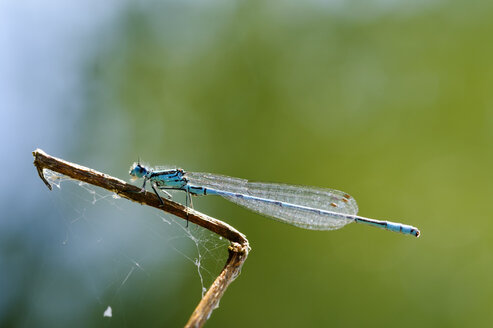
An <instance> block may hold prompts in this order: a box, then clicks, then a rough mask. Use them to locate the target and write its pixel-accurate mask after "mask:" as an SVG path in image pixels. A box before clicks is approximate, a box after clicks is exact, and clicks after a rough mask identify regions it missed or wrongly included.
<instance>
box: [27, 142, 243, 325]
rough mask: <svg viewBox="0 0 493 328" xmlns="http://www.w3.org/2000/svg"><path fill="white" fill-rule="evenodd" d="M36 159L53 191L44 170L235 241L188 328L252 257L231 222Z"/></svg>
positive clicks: (39, 155) (38, 153)
mask: <svg viewBox="0 0 493 328" xmlns="http://www.w3.org/2000/svg"><path fill="white" fill-rule="evenodd" d="M33 156H34V165H35V166H36V168H37V170H38V174H39V176H40V178H41V180H43V182H44V183H45V184H46V186H47V187H48V188H49V189H50V190H51V188H52V187H51V185H50V183H49V182H48V181H47V180H46V178H45V176H44V171H43V170H45V169H48V170H51V171H54V172H58V173H61V174H63V175H66V176H68V177H70V178H72V179H75V180H79V181H83V182H86V183H89V184H92V185H95V186H98V187H101V188H104V189H107V190H109V191H112V192H114V193H116V194H117V195H119V196H121V197H124V198H127V199H129V200H132V201H134V202H138V203H140V204H143V205H147V206H152V207H155V208H157V209H159V210H162V211H164V212H167V213H170V214H173V215H175V216H177V217H180V218H182V219H184V220H189V221H190V222H192V223H195V224H197V225H199V226H201V227H204V228H206V229H208V230H210V231H212V232H214V233H216V234H218V235H220V236H222V237H224V238H226V239H228V240H229V241H230V242H231V245H230V246H229V257H228V260H227V261H226V265H225V266H224V268H223V270H222V271H221V273H220V274H219V276H218V277H217V278H216V279H215V280H214V282H213V283H212V285H211V287H210V288H209V290H208V291H207V293H206V294H205V295H204V297H203V298H202V300H201V301H200V303H199V305H198V306H197V307H196V309H195V310H194V312H193V313H192V316H191V317H190V319H189V321H188V323H187V324H186V327H202V326H203V325H204V324H205V322H206V321H207V319H208V318H209V317H210V315H211V313H212V311H213V310H214V309H215V308H216V307H217V305H218V304H219V301H220V299H221V297H222V296H223V294H224V292H225V291H226V289H227V288H228V286H229V284H230V283H231V282H233V280H234V279H235V278H236V277H237V276H238V275H239V273H240V271H241V267H242V265H243V263H244V262H245V260H246V258H247V256H248V252H249V250H250V247H249V244H248V240H247V239H246V237H245V235H243V234H242V233H241V232H239V231H238V230H236V229H235V228H233V227H232V226H230V225H229V224H227V223H224V222H222V221H219V220H216V219H214V218H212V217H210V216H207V215H205V214H202V213H200V212H197V211H195V210H193V209H190V208H187V207H185V206H183V205H181V204H179V203H175V202H173V201H170V200H168V199H166V198H164V199H163V202H164V204H163V205H161V203H160V200H159V198H158V197H157V196H156V195H155V194H154V193H150V192H147V191H145V192H140V188H138V187H136V186H134V185H131V184H128V183H126V182H125V181H123V180H120V179H117V178H114V177H112V176H109V175H107V174H104V173H101V172H98V171H95V170H93V169H90V168H87V167H84V166H81V165H77V164H74V163H70V162H67V161H64V160H62V159H59V158H56V157H53V156H50V155H48V154H46V153H45V152H44V151H42V150H41V149H36V150H35V151H33Z"/></svg>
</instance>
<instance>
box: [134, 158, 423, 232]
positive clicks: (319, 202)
mask: <svg viewBox="0 0 493 328" xmlns="http://www.w3.org/2000/svg"><path fill="white" fill-rule="evenodd" d="M130 175H131V176H132V177H133V178H135V179H138V178H144V184H143V185H142V191H144V190H145V186H146V182H147V180H149V181H150V183H151V186H152V189H153V190H154V192H155V193H156V195H157V196H158V197H159V200H160V201H161V202H162V199H161V196H159V193H158V191H157V189H160V190H162V191H163V192H164V193H165V194H166V195H167V196H168V197H170V198H171V195H170V194H169V193H168V192H167V191H166V190H182V191H185V192H186V195H187V197H186V199H187V204H188V201H189V200H190V201H191V197H190V196H191V195H194V196H202V195H219V196H222V197H224V198H226V199H227V200H229V201H231V202H233V203H236V204H238V205H241V206H243V207H246V208H248V209H250V210H252V211H255V212H257V213H259V214H262V215H264V216H267V217H270V218H273V219H275V220H278V221H281V222H284V223H288V224H291V225H294V226H297V227H300V228H305V229H311V230H334V229H339V228H342V227H343V226H345V225H346V224H348V223H351V222H356V223H362V224H366V225H370V226H374V227H378V228H382V229H387V230H390V231H394V232H400V233H403V234H408V235H413V236H415V237H419V235H420V232H419V230H418V228H415V227H413V226H409V225H406V224H401V223H395V222H390V221H380V220H374V219H369V218H365V217H361V216H358V215H356V214H357V213H358V205H357V204H356V201H355V200H354V198H353V197H351V196H350V195H348V194H346V193H344V192H342V191H339V190H334V189H326V188H315V187H305V186H292V185H284V184H275V183H261V182H250V181H248V180H244V179H239V178H232V177H228V176H223V175H217V174H211V173H197V172H185V171H184V170H182V169H162V170H161V169H156V170H154V169H151V168H148V167H145V166H143V165H141V164H140V163H134V164H133V165H132V167H131V168H130ZM156 188H157V189H156Z"/></svg>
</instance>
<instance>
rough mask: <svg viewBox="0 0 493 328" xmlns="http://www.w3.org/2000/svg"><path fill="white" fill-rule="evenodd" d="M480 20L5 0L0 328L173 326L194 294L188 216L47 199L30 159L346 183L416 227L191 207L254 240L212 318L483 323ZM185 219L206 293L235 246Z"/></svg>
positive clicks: (485, 134)
mask: <svg viewBox="0 0 493 328" xmlns="http://www.w3.org/2000/svg"><path fill="white" fill-rule="evenodd" d="M492 28H493V5H491V4H490V3H489V2H486V1H413V2H409V1H402V0H391V1H344V0H335V1H220V0H217V1H198V0H193V1H192V0H190V1H130V0H129V1H102V2H101V1H94V0H90V1H83V2H75V3H74V2H61V1H44V2H37V1H1V2H0V113H1V117H2V119H1V120H0V127H1V129H0V133H1V134H0V137H1V140H2V142H1V143H0V145H1V146H0V147H1V149H0V150H1V154H2V163H3V174H2V175H1V176H2V178H1V179H2V189H1V191H0V192H1V195H0V204H1V219H0V326H2V327H67V326H70V327H123V326H126V327H137V326H139V327H157V326H166V327H177V326H182V325H183V324H184V323H185V322H186V321H187V319H188V316H189V315H190V313H191V312H192V310H193V308H194V306H195V305H196V304H197V303H198V301H199V299H200V294H201V290H200V289H201V282H200V276H199V275H198V273H197V267H196V266H195V265H194V262H195V260H196V259H197V258H198V255H197V252H196V244H195V242H194V241H193V238H192V237H190V236H189V235H188V234H187V232H186V231H185V230H183V229H182V226H180V224H183V223H181V222H180V221H176V222H177V223H172V224H168V223H167V222H166V221H170V222H173V221H172V220H173V219H172V218H171V217H169V216H165V215H164V214H163V215H162V216H163V217H162V218H161V217H160V216H159V214H158V213H157V212H155V211H153V210H149V209H146V208H144V207H141V206H139V205H136V204H130V203H129V202H127V201H124V200H115V199H113V198H111V195H109V197H107V198H104V199H100V200H98V201H97V202H95V204H93V202H92V201H91V200H93V197H97V195H103V196H104V195H106V196H108V194H105V193H104V191H101V190H97V189H95V190H92V191H95V193H96V196H95V195H93V194H91V190H89V191H87V190H86V189H84V188H83V187H79V186H78V185H77V183H74V182H64V183H62V188H61V189H60V190H58V188H55V190H54V191H53V192H49V191H48V189H47V188H46V187H45V186H44V184H43V183H42V182H41V181H40V179H39V178H38V176H37V173H36V170H35V169H34V167H33V165H32V156H31V152H32V151H33V150H34V149H35V148H38V147H39V148H42V149H44V150H45V151H47V152H48V153H50V154H53V155H55V156H58V157H62V158H64V159H67V160H70V161H73V162H76V163H80V164H82V165H86V166H89V167H92V168H95V169H97V170H100V171H103V172H106V173H109V174H111V175H114V176H117V177H120V178H122V179H127V174H128V168H129V166H130V164H131V163H132V162H133V161H135V160H136V159H137V157H138V156H140V157H141V158H142V159H143V160H145V161H147V162H148V163H151V164H153V165H178V166H181V167H183V168H184V169H187V170H193V171H205V172H214V173H221V174H226V175H232V176H238V177H243V178H248V179H251V180H256V181H271V182H282V183H290V184H304V185H314V186H320V187H331V188H336V189H341V190H344V191H346V192H348V193H350V194H351V195H353V196H354V197H355V198H356V199H357V200H358V204H359V206H360V214H361V215H363V216H367V217H371V218H377V219H392V220H394V221H397V222H404V223H407V224H411V225H414V226H417V227H419V228H420V229H421V231H422V237H421V238H419V239H416V238H413V237H409V236H403V235H399V234H395V233H391V232H386V231H383V230H379V229H375V228H371V227H365V226H362V225H355V224H352V225H349V226H347V227H344V228H343V229H341V230H337V231H331V232H318V231H308V230H302V229H299V228H295V227H291V226H288V225H284V224H281V223H278V222H274V221H272V220H268V219H265V218H263V217H261V216H259V215H256V214H254V213H251V212H249V211H247V210H244V209H242V208H239V207H237V206H235V205H232V204H230V203H228V202H227V201H225V200H222V199H215V198H212V199H209V198H207V199H205V198H204V199H196V200H195V202H194V205H195V208H196V209H198V210H200V211H202V212H205V213H207V214H209V215H212V216H214V217H216V218H219V219H222V220H224V221H226V222H228V223H229V224H231V225H233V226H235V227H236V228H237V229H239V230H240V231H242V232H243V233H245V234H246V235H247V236H248V238H249V240H250V242H251V246H252V249H253V250H252V252H251V254H250V257H249V258H248V261H247V262H246V264H245V266H244V268H243V271H242V274H241V275H240V277H239V278H238V279H237V280H236V281H235V282H234V283H233V284H232V285H231V286H230V288H229V289H228V291H227V293H226V295H225V296H224V298H223V299H222V301H221V303H220V307H219V308H218V309H217V310H215V311H214V313H213V315H212V317H211V318H210V320H209V322H208V326H210V327H229V326H235V327H252V326H254V327H275V326H283V327H300V326H303V327H320V326H330V327H416V326H419V327H464V326H469V327H490V326H491V322H492V321H493V312H492V311H491V309H492V307H493V284H492V283H491V282H492V279H491V277H492V274H493V256H492V247H493V238H492V237H491V235H492V228H493V223H492V219H491V204H492V201H491V198H492V196H493V188H492V183H491V181H492V178H493V177H492V175H493V174H492V170H491V168H492V167H493V151H492V150H493V93H492V85H493V61H492V58H493V40H492V35H493V34H492ZM106 196H105V197H106ZM176 199H177V200H178V201H182V200H183V196H182V195H176ZM191 229H194V230H193V231H194V233H195V234H196V235H199V236H205V237H204V239H203V240H201V239H200V238H199V240H198V244H199V245H200V244H201V243H202V242H204V243H205V242H206V241H210V240H212V241H213V242H212V246H210V247H209V246H206V247H205V249H206V250H205V252H204V251H203V252H202V253H201V254H204V261H205V262H204V264H203V268H205V269H206V270H208V274H207V277H205V280H206V282H205V283H206V287H208V286H207V284H208V283H210V281H211V277H212V276H213V275H214V274H216V273H217V272H218V270H220V268H221V265H222V263H224V261H225V259H226V251H225V248H224V249H223V248H221V247H215V245H216V241H214V239H213V237H211V236H210V235H207V234H206V233H202V232H200V231H198V229H196V228H194V227H191ZM108 306H111V307H112V309H113V316H112V317H111V318H104V317H103V312H104V311H105V309H106V308H107V307H108Z"/></svg>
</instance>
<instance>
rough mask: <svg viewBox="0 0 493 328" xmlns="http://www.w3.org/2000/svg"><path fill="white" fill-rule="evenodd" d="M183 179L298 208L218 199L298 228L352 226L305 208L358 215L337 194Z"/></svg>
mask: <svg viewBox="0 0 493 328" xmlns="http://www.w3.org/2000/svg"><path fill="white" fill-rule="evenodd" d="M186 177H187V179H188V181H189V183H190V184H191V185H194V186H202V187H206V188H210V189H215V190H218V191H226V192H231V193H238V194H244V195H249V196H253V197H258V198H260V199H269V200H273V201H280V202H283V203H288V204H293V205H299V206H301V207H302V208H293V207H283V206H280V205H279V204H275V203H268V202H265V201H262V200H255V199H251V198H241V197H235V196H227V195H222V196H223V197H224V198H226V199H228V200H229V201H231V202H233V203H236V204H238V205H241V206H244V207H246V208H248V209H250V210H252V211H255V212H257V213H260V214H262V215H265V216H268V217H271V218H274V219H276V220H278V221H281V222H285V223H288V224H291V225H295V226H297V227H301V228H306V229H313V230H332V229H339V228H341V227H343V226H344V225H346V224H348V223H350V222H352V220H349V219H346V218H343V217H339V216H335V215H328V214H327V213H322V214H321V213H317V212H316V211H310V210H307V209H306V208H311V209H319V210H325V211H329V212H335V213H341V214H350V215H356V214H357V212H358V205H357V204H356V201H355V200H354V198H353V197H351V196H349V195H348V194H346V193H344V192H342V191H339V190H334V189H328V188H315V187H305V186H294V185H284V184H275V183H262V182H249V181H248V180H244V179H239V178H232V177H228V176H223V175H216V174H211V173H198V172H187V174H186Z"/></svg>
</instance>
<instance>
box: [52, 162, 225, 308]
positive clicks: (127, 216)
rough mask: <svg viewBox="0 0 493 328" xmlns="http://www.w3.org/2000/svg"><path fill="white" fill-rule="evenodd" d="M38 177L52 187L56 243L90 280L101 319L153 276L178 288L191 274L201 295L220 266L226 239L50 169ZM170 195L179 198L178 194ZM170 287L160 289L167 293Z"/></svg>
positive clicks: (222, 263)
mask: <svg viewBox="0 0 493 328" xmlns="http://www.w3.org/2000/svg"><path fill="white" fill-rule="evenodd" d="M44 175H45V178H46V179H47V180H48V181H49V182H50V183H51V184H52V186H54V187H56V188H53V191H54V193H52V194H54V196H53V201H54V203H55V206H54V207H55V208H56V209H57V211H58V216H59V218H60V221H61V222H62V224H63V225H64V229H63V230H64V236H63V237H62V238H60V244H61V245H63V246H70V249H71V250H70V251H69V253H70V254H72V255H74V257H77V259H78V265H77V266H76V267H79V268H82V270H86V273H87V274H86V275H85V276H86V277H91V278H89V280H90V281H89V282H88V284H89V285H90V286H91V287H90V289H91V290H92V292H91V293H92V295H93V297H94V298H95V299H96V300H97V302H98V304H99V306H100V307H101V317H103V316H104V317H113V316H116V315H117V313H118V312H120V313H121V311H119V310H118V309H117V307H118V306H119V298H121V297H123V296H122V295H127V294H131V293H133V295H135V294H138V289H139V286H142V285H146V284H150V283H151V281H154V280H156V278H157V277H156V276H158V277H159V276H162V275H165V276H168V277H171V278H169V279H166V281H168V282H169V281H178V283H175V284H178V285H179V282H180V280H183V278H189V277H190V275H191V274H194V275H197V276H198V280H199V282H200V284H199V286H200V293H201V296H202V297H203V295H204V294H205V292H206V291H207V288H208V286H210V284H211V283H212V282H213V280H214V279H215V278H216V276H217V275H218V274H219V272H220V270H221V269H222V267H223V266H224V263H225V261H226V258H227V245H228V241H227V240H225V239H224V238H222V237H220V236H217V235H216V234H214V233H212V232H210V231H208V230H207V229H204V228H202V227H199V226H197V225H194V224H192V223H189V225H188V227H187V225H186V222H185V221H184V220H182V219H179V218H176V217H174V216H172V215H167V214H165V213H163V212H162V211H159V210H156V209H152V208H149V207H147V206H142V207H141V206H135V205H136V203H132V202H129V201H128V200H126V199H122V198H121V197H119V196H118V195H116V194H114V193H112V192H109V191H107V190H104V189H101V188H99V187H95V186H92V185H89V184H87V183H84V182H81V181H77V180H73V179H71V178H69V177H66V176H64V175H61V174H59V173H56V172H53V171H50V170H46V169H45V170H44ZM173 196H174V197H175V198H174V200H175V201H179V200H180V193H175V194H174V195H173ZM182 197H183V199H184V197H185V195H183V196H182ZM193 272H195V273H193ZM175 284H173V283H169V284H167V285H166V286H169V289H170V293H173V290H175V289H176V287H175V286H174V285H175ZM165 289H166V288H165ZM94 298H93V299H94ZM120 303H121V302H120ZM115 304H116V305H115ZM120 305H121V304H120Z"/></svg>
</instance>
